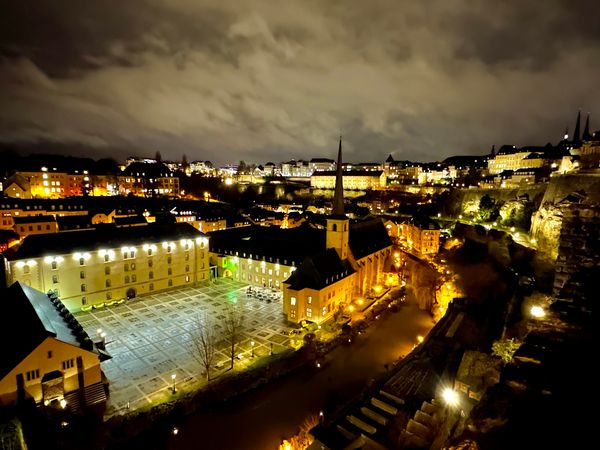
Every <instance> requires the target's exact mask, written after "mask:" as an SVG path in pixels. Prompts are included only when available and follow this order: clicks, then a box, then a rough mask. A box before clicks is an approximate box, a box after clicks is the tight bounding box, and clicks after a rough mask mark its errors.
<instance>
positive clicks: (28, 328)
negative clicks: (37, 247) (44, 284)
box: [0, 281, 94, 379]
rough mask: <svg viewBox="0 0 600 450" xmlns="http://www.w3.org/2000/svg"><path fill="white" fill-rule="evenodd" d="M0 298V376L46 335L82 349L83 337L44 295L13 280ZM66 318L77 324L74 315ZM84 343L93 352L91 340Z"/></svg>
mask: <svg viewBox="0 0 600 450" xmlns="http://www.w3.org/2000/svg"><path fill="white" fill-rule="evenodd" d="M2 300H3V301H2V315H1V316H0V321H1V322H2V323H1V324H0V355H1V356H2V357H0V379H1V378H3V377H4V376H5V375H6V374H7V373H8V372H10V371H11V370H12V369H13V368H14V367H15V366H16V365H17V364H19V363H20V362H21V361H22V360H23V359H25V358H26V357H27V355H29V354H30V353H31V352H32V351H33V350H35V349H36V348H37V347H38V346H39V345H40V344H41V343H42V342H43V341H44V340H46V339H47V338H48V337H54V338H56V339H58V340H60V341H63V342H66V343H67V344H71V345H74V346H76V347H80V348H84V347H82V342H83V338H82V339H80V340H78V339H77V336H76V335H75V333H74V331H73V326H71V327H70V326H69V324H68V323H67V322H66V321H65V319H64V317H63V316H61V314H60V313H59V310H58V309H57V307H56V306H55V305H54V303H52V301H51V300H50V298H48V296H47V295H46V294H44V293H42V292H40V291H38V290H36V289H33V288H31V287H29V286H26V285H24V284H22V283H20V282H18V281H17V282H16V283H14V284H13V285H11V286H10V287H9V288H7V289H5V290H4V292H3V293H2ZM69 317H71V316H69ZM70 320H71V321H72V323H74V324H76V323H77V321H76V319H74V318H73V319H70ZM15 324H18V326H15ZM81 336H83V337H87V335H81ZM88 339H89V338H88ZM88 345H89V347H88V348H89V349H90V350H88V351H93V349H94V347H93V344H91V341H88Z"/></svg>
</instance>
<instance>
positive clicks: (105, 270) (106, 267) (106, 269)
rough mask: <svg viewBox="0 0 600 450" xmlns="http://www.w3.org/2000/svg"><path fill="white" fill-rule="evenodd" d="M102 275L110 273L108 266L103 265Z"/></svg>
mask: <svg viewBox="0 0 600 450" xmlns="http://www.w3.org/2000/svg"><path fill="white" fill-rule="evenodd" d="M104 275H110V266H105V267H104Z"/></svg>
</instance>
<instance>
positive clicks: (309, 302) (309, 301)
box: [308, 295, 312, 305]
mask: <svg viewBox="0 0 600 450" xmlns="http://www.w3.org/2000/svg"><path fill="white" fill-rule="evenodd" d="M311 303H312V297H311V296H310V295H309V296H308V304H309V305H310V304H311Z"/></svg>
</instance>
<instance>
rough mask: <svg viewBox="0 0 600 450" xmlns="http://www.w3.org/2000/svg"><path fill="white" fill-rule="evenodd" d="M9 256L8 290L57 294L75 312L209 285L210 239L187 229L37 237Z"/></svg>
mask: <svg viewBox="0 0 600 450" xmlns="http://www.w3.org/2000/svg"><path fill="white" fill-rule="evenodd" d="M10 250H11V251H10V252H7V253H6V254H5V259H4V264H3V265H4V267H3V268H4V271H5V282H6V284H7V285H9V284H11V283H13V282H15V281H19V282H21V283H23V284H25V285H27V286H31V287H33V288H35V289H38V290H40V291H43V292H48V291H53V292H55V293H57V295H59V296H60V297H61V298H62V299H63V301H64V303H65V305H66V306H67V308H69V310H70V311H79V310H80V309H83V310H86V309H89V308H91V307H100V306H104V305H105V304H112V303H114V302H116V301H120V300H124V299H130V298H134V297H136V296H139V295H143V294H149V293H153V292H157V291H162V290H168V289H173V288H177V287H182V286H188V285H193V284H195V283H201V282H206V281H208V280H209V258H208V238H207V237H206V236H205V235H204V234H202V233H201V232H200V231H198V230H196V229H195V228H194V227H193V226H191V225H189V224H185V223H181V224H175V223H173V224H158V223H156V224H148V225H145V226H134V227H124V228H117V227H115V226H114V225H111V224H109V225H99V226H97V227H96V228H95V229H90V230H79V231H68V232H59V233H56V234H53V235H51V238H50V239H49V236H48V235H44V234H40V235H32V236H28V237H27V238H26V239H25V240H24V241H23V243H22V244H21V245H20V246H19V248H18V249H16V250H15V251H12V250H13V249H10Z"/></svg>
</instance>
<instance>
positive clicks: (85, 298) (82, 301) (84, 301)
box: [81, 297, 87, 305]
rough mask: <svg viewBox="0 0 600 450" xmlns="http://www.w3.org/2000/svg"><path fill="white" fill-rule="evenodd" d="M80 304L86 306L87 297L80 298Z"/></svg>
mask: <svg viewBox="0 0 600 450" xmlns="http://www.w3.org/2000/svg"><path fill="white" fill-rule="evenodd" d="M81 304H82V305H87V297H81Z"/></svg>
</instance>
